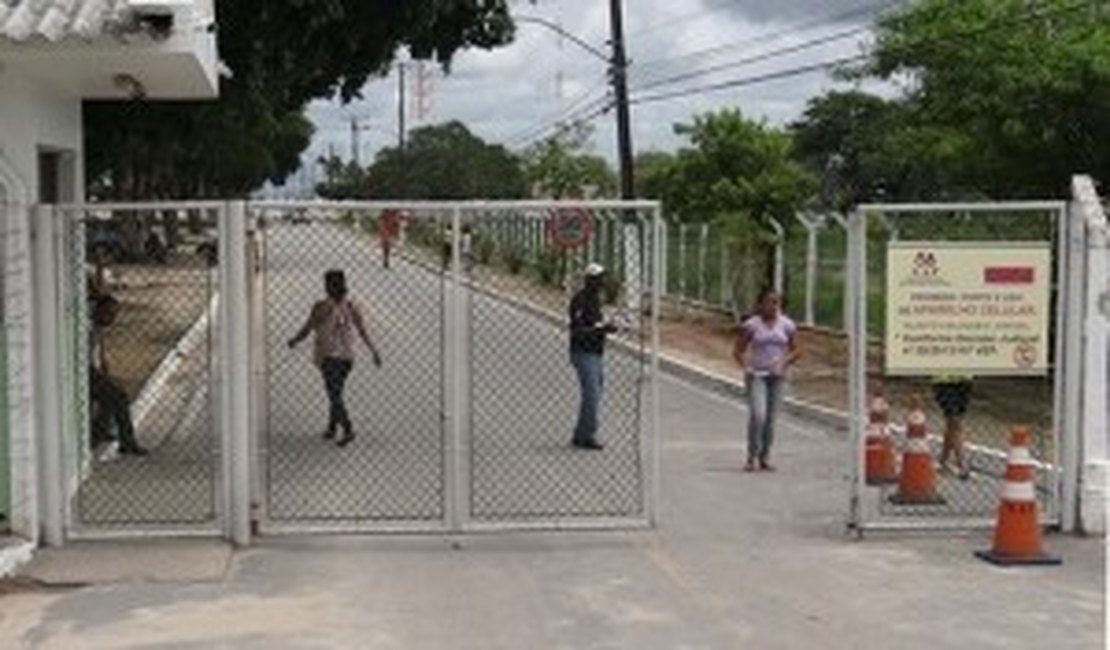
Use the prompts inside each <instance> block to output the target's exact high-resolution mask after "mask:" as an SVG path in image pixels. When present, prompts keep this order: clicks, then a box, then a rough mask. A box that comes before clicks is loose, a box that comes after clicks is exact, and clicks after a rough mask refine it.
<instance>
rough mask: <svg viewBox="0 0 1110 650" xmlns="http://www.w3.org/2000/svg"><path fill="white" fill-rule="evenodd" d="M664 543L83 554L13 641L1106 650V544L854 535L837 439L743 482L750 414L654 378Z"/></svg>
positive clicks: (787, 447)
mask: <svg viewBox="0 0 1110 650" xmlns="http://www.w3.org/2000/svg"><path fill="white" fill-rule="evenodd" d="M663 413H664V421H663V426H664V436H665V440H666V444H665V445H664V448H663V452H664V453H663V478H664V482H663V500H662V505H663V508H662V524H661V526H660V528H659V529H658V530H656V531H644V532H628V533H608V534H605V533H589V534H583V533H578V534H522V533H517V534H499V535H477V536H462V537H441V536H423V537H420V536H417V537H413V536H403V537H330V536H328V537H283V538H273V537H271V538H267V539H262V540H260V541H259V543H258V544H257V545H256V546H255V547H253V548H251V549H248V550H245V551H240V552H233V551H232V550H231V549H228V548H227V547H226V546H223V545H218V544H215V543H208V545H207V546H206V547H201V548H198V547H197V546H196V545H197V544H204V543H199V542H189V543H182V542H165V543H161V544H156V545H153V546H151V545H141V544H121V543H118V542H117V543H111V544H84V545H76V546H74V547H72V548H69V549H67V550H64V551H62V552H44V553H42V554H41V555H40V556H39V558H38V560H37V561H36V563H35V565H34V566H33V567H32V568H31V570H30V572H29V573H30V575H31V576H34V577H38V578H40V579H43V580H46V581H48V582H49V583H53V584H72V583H74V582H89V583H91V586H90V587H88V588H84V589H75V590H65V589H46V590H41V591H35V590H32V591H30V592H27V593H14V594H9V595H7V596H2V597H0V600H2V603H0V639H2V640H4V642H5V643H6V645H4V644H0V646H2V647H5V648H13V649H22V648H41V649H53V648H66V649H68V648H82V649H86V648H87V649H100V648H113V649H116V648H159V649H160V650H161V649H166V650H200V649H202V648H203V649H207V648H236V649H243V650H250V649H253V648H258V649H260V650H261V649H267V650H269V649H281V650H316V649H325V648H326V649H331V648H343V649H346V648H351V649H359V650H362V649H389V650H393V649H397V650H440V649H442V650H470V649H473V650H499V649H505V650H518V649H520V648H530V649H531V648H535V649H548V648H550V649H567V650H571V649H573V650H582V649H593V648H597V649H614V648H628V649H629V650H675V649H678V648H688V649H711V650H736V649H739V648H755V649H760V650H762V649H772V650H775V649H780V648H781V649H784V650H785V649H795V648H822V649H825V648H828V649H830V650H842V649H843V650H885V649H887V648H900V649H904V650H942V649H949V648H951V649H953V650H968V649H969V648H974V649H976V650H982V649H992V648H997V649H999V650H1002V649H1005V650H1022V649H1026V648H1028V649H1031V650H1032V649H1038V648H1053V649H1064V650H1096V649H1097V648H1101V647H1103V644H1102V639H1103V634H1102V630H1103V620H1104V619H1103V613H1104V609H1103V593H1104V590H1103V586H1104V580H1103V560H1104V556H1103V553H1102V544H1101V542H1100V541H1099V540H1082V539H1074V538H1066V537H1058V536H1057V537H1052V538H1050V539H1048V540H1047V542H1048V545H1049V547H1050V549H1051V550H1053V551H1054V552H1057V553H1059V554H1061V555H1062V556H1063V558H1064V565H1063V566H1061V567H1055V568H1044V567H1040V568H1035V569H1012V570H1002V569H998V568H996V567H993V566H990V565H988V564H985V563H983V562H981V561H979V560H976V559H974V558H973V557H972V555H971V552H972V550H974V549H979V548H983V547H984V546H985V545H987V544H989V540H988V539H987V536H986V535H979V534H977V535H969V536H952V535H931V536H908V535H876V536H870V537H867V538H865V539H864V540H863V541H856V540H854V538H850V537H846V536H845V535H844V531H843V519H844V513H845V504H846V494H847V490H846V487H845V483H844V480H843V473H844V472H843V459H844V458H845V457H846V455H847V454H846V451H847V449H846V445H847V443H846V442H845V441H844V440H843V438H841V437H839V436H837V435H834V434H832V433H831V432H827V431H823V430H820V429H818V428H814V427H813V426H811V425H808V424H805V423H802V422H798V421H796V420H792V419H790V418H787V419H785V420H784V421H783V422H782V429H781V432H780V433H781V435H780V436H779V442H778V443H777V447H776V459H777V461H778V464H779V471H778V472H777V473H774V474H745V473H743V472H741V471H740V465H741V463H742V460H743V447H742V441H741V435H740V430H741V428H742V424H741V422H742V420H743V417H744V415H743V412H742V410H741V409H740V408H739V406H738V405H737V404H736V403H735V402H730V401H725V400H722V399H719V398H716V397H714V396H712V395H709V394H706V393H705V392H703V391H701V390H698V389H696V388H692V387H690V386H688V385H686V384H683V383H679V382H675V381H670V380H668V381H665V382H664V384H663Z"/></svg>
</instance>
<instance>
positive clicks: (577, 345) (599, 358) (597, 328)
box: [570, 264, 617, 449]
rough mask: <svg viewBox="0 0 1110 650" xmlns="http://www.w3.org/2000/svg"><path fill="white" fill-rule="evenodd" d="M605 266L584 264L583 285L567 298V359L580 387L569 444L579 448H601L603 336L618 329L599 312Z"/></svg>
mask: <svg viewBox="0 0 1110 650" xmlns="http://www.w3.org/2000/svg"><path fill="white" fill-rule="evenodd" d="M604 284H605V269H604V268H603V267H602V266H601V265H599V264H590V265H589V266H587V267H586V282H585V286H583V287H582V289H581V290H580V291H579V292H578V293H576V294H575V295H574V298H573V299H572V300H571V301H570V362H571V365H573V366H574V370H575V372H576V373H577V374H578V385H579V387H580V388H581V391H582V398H581V403H580V405H579V408H578V422H577V424H576V425H575V427H574V439H573V441H572V443H571V444H573V445H574V446H575V447H578V448H579V449H602V445H601V443H599V442H598V441H597V410H598V404H599V403H600V402H601V388H602V385H603V384H604V363H603V355H604V354H605V336H606V335H607V334H610V333H612V332H615V331H617V328H616V326H615V325H613V324H611V323H606V322H605V320H604V318H603V316H602V313H601V290H602V287H603V286H604Z"/></svg>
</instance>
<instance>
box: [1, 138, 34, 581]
mask: <svg viewBox="0 0 1110 650" xmlns="http://www.w3.org/2000/svg"><path fill="white" fill-rule="evenodd" d="M0 186H3V191H2V192H0V194H2V195H3V201H2V202H0V227H2V228H3V229H4V238H3V242H4V249H3V252H2V255H3V273H4V291H3V301H4V329H5V331H4V338H5V340H6V344H7V368H5V369H3V371H5V372H7V375H8V395H7V397H8V400H7V401H8V413H7V414H6V415H7V417H8V423H9V441H10V454H11V490H12V512H11V528H12V531H13V532H14V533H15V534H17V535H19V536H21V537H23V538H24V539H27V540H30V541H32V542H36V541H37V540H38V524H39V521H38V483H37V472H36V468H37V445H36V440H35V437H34V432H35V431H36V430H37V427H36V426H35V408H34V402H33V395H34V393H33V386H34V380H35V372H34V356H33V354H34V327H33V320H32V309H31V287H32V283H31V254H30V249H31V233H30V226H31V221H30V201H29V193H28V191H27V186H26V183H25V182H24V181H23V180H21V179H20V178H19V175H18V174H17V170H16V168H15V166H14V165H13V164H11V163H10V162H9V161H8V159H7V157H6V156H5V155H4V154H3V152H0ZM12 548H14V547H8V548H7V549H5V552H12ZM3 564H4V558H3V557H0V565H3Z"/></svg>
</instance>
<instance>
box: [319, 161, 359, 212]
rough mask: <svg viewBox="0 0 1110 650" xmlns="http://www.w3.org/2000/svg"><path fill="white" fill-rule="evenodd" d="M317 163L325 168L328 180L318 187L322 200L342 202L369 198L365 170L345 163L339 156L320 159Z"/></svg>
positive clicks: (352, 163)
mask: <svg viewBox="0 0 1110 650" xmlns="http://www.w3.org/2000/svg"><path fill="white" fill-rule="evenodd" d="M316 162H317V163H318V164H319V165H321V166H322V167H323V168H324V177H325V179H326V180H325V181H324V182H322V183H318V184H317V185H316V194H318V195H319V196H320V197H321V198H324V199H330V200H336V201H341V200H344V199H365V198H368V197H369V195H370V193H369V190H368V188H369V183H368V181H367V173H366V170H365V169H363V168H361V167H359V166H358V165H356V164H355V163H354V162H344V161H343V160H342V159H341V158H339V157H338V156H330V157H327V158H324V157H320V158H319V159H318V160H317V161H316Z"/></svg>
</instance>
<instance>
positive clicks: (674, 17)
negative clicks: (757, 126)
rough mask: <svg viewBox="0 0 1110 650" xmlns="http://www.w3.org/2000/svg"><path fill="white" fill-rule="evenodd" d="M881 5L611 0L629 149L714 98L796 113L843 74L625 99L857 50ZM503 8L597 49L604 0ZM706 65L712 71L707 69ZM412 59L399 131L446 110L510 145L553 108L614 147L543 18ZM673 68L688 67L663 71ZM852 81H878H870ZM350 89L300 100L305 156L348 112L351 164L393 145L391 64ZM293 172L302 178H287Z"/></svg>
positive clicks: (549, 118) (545, 127) (345, 147)
mask: <svg viewBox="0 0 1110 650" xmlns="http://www.w3.org/2000/svg"><path fill="white" fill-rule="evenodd" d="M891 4H896V0H624V11H625V34H626V41H627V47H628V53H629V58H630V60H631V64H630V67H629V80H630V83H629V85H630V90H631V92H630V96H631V98H632V101H633V102H634V105H633V107H632V140H633V147H634V149H635V150H636V151H637V152H639V151H646V150H663V151H672V150H674V149H676V148H678V147H680V146H682V145H683V141H682V139H681V138H680V137H679V136H677V135H675V133H674V128H673V126H674V124H675V123H680V122H688V121H690V120H691V118H692V117H693V116H695V115H697V114H700V113H705V112H708V111H713V110H718V109H721V108H726V107H733V108H739V109H740V110H741V111H742V112H743V113H744V114H745V115H748V116H750V117H756V118H762V119H766V120H767V121H769V122H770V123H772V124H776V125H783V124H787V123H789V122H790V121H792V120H794V119H796V118H797V117H799V116H800V115H801V113H802V111H803V110H804V108H805V104H806V101H807V100H808V99H810V98H812V97H815V96H817V95H820V94H822V93H823V92H825V91H826V90H829V89H833V88H845V87H846V86H845V84H844V83H842V82H837V81H834V80H833V79H831V78H830V77H829V75H828V74H826V73H825V72H821V71H818V72H816V73H813V74H806V75H801V76H794V77H790V78H785V79H781V80H776V81H770V82H763V83H755V84H752V85H747V86H743V87H734V88H729V89H724V90H719V91H714V92H689V93H688V94H685V96H682V97H677V98H673V99H667V100H661V101H650V102H642V103H638V104H637V103H635V102H636V101H637V99H640V100H643V99H644V98H649V97H652V96H658V95H660V94H665V93H687V91H691V90H692V89H696V88H697V87H701V86H706V85H712V84H716V83H727V82H734V81H739V80H746V79H750V78H752V77H759V76H761V75H767V74H773V73H776V72H781V71H783V70H789V69H791V68H797V67H799V66H808V65H811V64H815V63H820V62H826V61H832V60H836V59H841V58H844V57H850V56H853V55H857V54H860V53H861V52H863V51H864V50H865V48H866V45H867V43H868V42H869V38H870V30H869V29H868V28H869V26H870V24H871V22H872V20H873V17H874V15H875V12H877V11H879V10H880V9H883V8H886V7H889V6H890V5H891ZM513 12H514V15H518V16H532V17H536V18H540V19H543V20H546V21H549V22H553V23H557V24H559V25H561V26H562V28H563V29H564V30H565V31H566V32H569V33H570V34H573V35H574V36H576V37H578V38H579V39H580V40H582V41H584V42H585V43H587V44H589V45H590V46H592V47H593V48H595V49H597V50H601V51H607V48H608V37H609V2H608V0H537V2H535V3H532V2H529V1H527V0H519V1H515V2H513ZM816 40H823V41H824V42H822V43H820V44H814V45H811V46H809V47H806V48H805V49H802V50H799V51H796V52H793V53H782V52H780V51H781V50H784V49H789V48H791V47H796V46H799V45H802V44H812V43H813V41H816ZM751 59H758V60H755V61H751ZM745 60H747V61H746V62H745ZM707 68H718V69H717V70H716V71H708V72H707V71H706V69H707ZM424 69H425V75H426V78H427V79H428V81H427V84H426V85H427V87H428V88H430V92H429V93H428V95H427V101H426V113H425V114H424V115H423V116H420V115H418V112H417V110H416V106H415V105H414V103H413V102H412V101H409V102H407V106H406V110H407V121H408V126H409V128H410V129H411V128H416V127H419V126H421V125H425V124H435V123H441V122H446V121H449V120H459V121H461V122H463V123H464V124H466V125H467V127H468V128H470V129H471V131H473V132H474V133H476V134H477V135H478V136H480V137H482V138H483V139H485V140H487V141H489V142H495V143H500V144H504V145H506V146H508V147H509V148H510V149H513V150H520V149H523V148H525V147H526V146H527V145H529V144H530V143H532V142H535V141H536V140H538V139H541V138H543V137H545V136H547V135H550V134H551V133H552V132H553V131H554V128H555V127H554V125H555V124H557V123H558V122H559V120H560V118H564V119H565V118H568V117H569V118H576V117H587V118H590V119H591V121H592V123H593V125H594V126H595V129H596V131H595V133H594V137H593V149H594V152H595V153H598V154H600V155H602V156H605V157H606V158H608V159H609V160H610V161H613V160H614V159H615V152H616V130H615V127H614V120H615V115H614V112H613V111H611V110H610V111H608V112H602V109H604V108H605V107H606V106H607V105H610V102H609V101H607V100H606V97H607V76H606V71H607V64H606V62H605V61H603V60H601V59H600V58H598V57H597V56H595V55H594V54H591V53H590V52H589V51H587V49H586V48H584V47H580V46H579V45H577V44H575V43H574V42H572V41H570V40H569V39H565V38H561V37H560V36H559V35H558V34H557V33H556V32H555V31H553V30H551V29H548V28H546V27H544V26H542V25H537V24H534V23H529V22H518V25H517V36H516V39H515V41H514V42H513V43H512V44H510V45H508V46H505V47H501V48H498V49H496V50H492V51H483V50H466V51H463V52H460V53H459V54H457V55H456V57H455V59H454V60H453V61H452V64H451V70H450V73H449V74H443V72H442V71H441V70H440V69H439V67H438V66H437V65H436V64H433V63H427V64H425V65H424ZM407 75H408V78H409V81H410V83H409V84H408V85H407V88H408V94H409V99H410V100H412V99H413V97H414V95H415V92H414V90H415V82H414V81H413V80H414V78H415V77H416V76H417V75H416V72H415V70H414V68H413V66H411V65H410V66H409V68H408V73H407ZM679 76H689V78H685V79H681V80H676V79H674V78H675V77H679ZM560 80H561V81H560ZM865 89H867V90H872V91H878V92H883V88H882V87H879V86H873V87H866V88H865ZM362 94H363V98H362V99H360V100H356V101H354V102H352V103H350V104H347V105H343V104H342V103H341V102H339V101H316V102H313V103H312V104H311V105H310V106H309V117H310V119H311V120H312V121H313V123H314V124H315V125H316V128H317V133H316V135H315V137H314V139H313V143H312V145H311V147H310V149H309V151H308V152H306V154H305V157H306V158H309V159H315V158H316V157H318V156H320V155H324V154H327V153H328V152H329V151H330V152H334V153H335V154H336V155H339V156H340V157H342V158H343V159H345V160H349V159H350V158H351V155H352V154H351V151H352V147H351V142H352V138H351V129H350V122H351V120H352V119H355V120H357V122H358V124H359V125H360V130H359V134H358V138H359V143H358V149H359V159H360V162H361V163H362V164H364V165H365V164H368V163H369V162H370V161H371V160H372V159H373V155H374V153H375V152H376V151H377V150H378V149H380V148H382V147H385V146H393V145H395V144H396V142H397V124H398V116H397V113H398V109H397V97H398V79H397V74H396V72H394V73H392V74H391V75H390V76H389V77H387V78H383V79H379V80H374V81H371V82H370V83H368V84H367V85H366V87H365V88H364V89H363V93H362ZM302 176H304V175H303V174H302ZM306 180H311V179H305V178H302V179H301V181H302V182H303V181H306Z"/></svg>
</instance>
